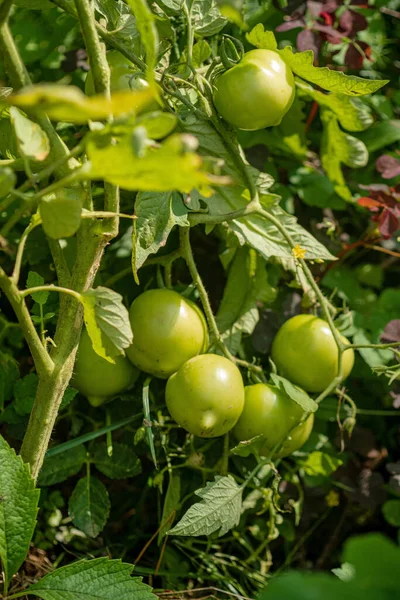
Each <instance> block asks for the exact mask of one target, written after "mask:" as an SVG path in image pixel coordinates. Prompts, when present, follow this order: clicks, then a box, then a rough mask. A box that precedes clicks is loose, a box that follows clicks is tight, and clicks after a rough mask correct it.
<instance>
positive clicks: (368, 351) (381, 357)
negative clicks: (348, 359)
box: [353, 329, 387, 368]
mask: <svg viewBox="0 0 400 600" xmlns="http://www.w3.org/2000/svg"><path fill="white" fill-rule="evenodd" d="M353 343H354V344H372V341H371V339H370V338H369V337H368V336H367V334H366V332H365V331H364V330H363V329H358V330H357V331H356V333H355V334H354V336H353ZM358 352H359V353H360V354H361V356H362V357H363V359H364V360H365V362H366V363H367V365H368V366H369V367H371V368H374V367H380V366H381V365H384V364H386V362H387V360H386V356H385V354H384V352H383V351H382V350H379V349H377V348H359V349H358Z"/></svg>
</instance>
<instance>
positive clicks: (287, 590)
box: [258, 571, 385, 600]
mask: <svg viewBox="0 0 400 600" xmlns="http://www.w3.org/2000/svg"><path fill="white" fill-rule="evenodd" d="M322 598H323V600H339V599H340V600H385V599H384V598H381V597H378V598H377V597H376V596H374V595H370V594H368V591H367V590H365V591H364V592H363V594H362V596H360V590H359V588H357V587H356V586H354V585H352V583H344V582H343V581H340V579H336V578H335V577H333V575H328V574H327V573H301V572H299V571H296V572H295V571H292V572H288V573H284V574H283V575H280V576H278V577H275V578H273V579H272V581H271V582H270V583H268V586H267V587H266V588H265V589H264V590H263V591H262V592H261V594H260V595H259V596H258V600H320V599H321V600H322Z"/></svg>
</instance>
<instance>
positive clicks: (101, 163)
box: [87, 131, 210, 193]
mask: <svg viewBox="0 0 400 600" xmlns="http://www.w3.org/2000/svg"><path fill="white" fill-rule="evenodd" d="M192 142H193V143H192ZM194 147H195V139H194V138H190V139H188V138H187V137H185V136H182V135H180V134H174V135H172V136H170V137H169V138H168V139H167V140H165V142H163V143H162V145H160V146H158V147H155V146H154V145H149V146H148V147H147V148H145V150H144V152H143V154H142V155H141V156H138V155H137V154H136V153H135V152H134V148H133V145H132V138H131V132H130V131H124V132H123V134H122V135H121V136H120V137H119V138H114V142H113V143H112V140H111V136H110V135H109V134H108V133H105V134H104V133H103V132H96V134H94V133H93V134H92V135H91V136H90V137H89V138H88V142H87V153H88V156H89V159H90V167H89V169H90V170H89V172H88V176H89V177H91V178H92V179H104V180H105V181H108V182H109V183H112V184H114V185H120V186H121V187H123V188H125V189H127V190H135V191H136V190H139V191H152V192H165V191H168V190H178V191H181V192H186V193H189V192H190V190H191V189H192V188H200V189H203V190H204V191H205V192H207V193H208V192H209V187H208V184H209V183H210V177H209V175H208V174H207V173H206V172H204V170H203V161H202V159H201V158H200V156H198V154H196V153H195V152H194V151H193V148H194Z"/></svg>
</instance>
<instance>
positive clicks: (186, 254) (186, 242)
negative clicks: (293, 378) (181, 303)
mask: <svg viewBox="0 0 400 600" xmlns="http://www.w3.org/2000/svg"><path fill="white" fill-rule="evenodd" d="M179 233H180V240H181V253H182V257H183V258H184V259H185V261H186V264H187V266H188V269H189V272H190V275H191V277H192V280H193V283H194V285H195V286H196V288H197V291H198V292H199V296H200V300H201V303H202V305H203V310H204V313H205V315H206V319H207V323H208V326H209V328H210V331H211V333H212V336H213V338H214V339H215V342H216V344H217V346H218V347H219V349H220V350H221V352H222V353H223V354H224V356H225V357H226V358H228V359H229V360H231V361H232V362H234V363H235V364H236V365H239V366H241V367H244V368H246V369H249V370H250V371H254V372H256V373H258V374H259V375H261V376H262V375H263V370H262V368H261V367H258V366H257V365H253V364H251V363H249V362H247V361H245V360H241V359H239V358H236V357H235V356H233V354H232V353H231V352H230V351H229V350H228V348H227V347H226V346H225V344H224V342H223V340H222V338H221V334H220V332H219V329H218V325H217V322H216V320H215V317H214V314H213V311H212V308H211V304H210V300H209V298H208V294H207V290H206V288H205V287H204V283H203V281H202V279H201V277H200V273H199V272H198V270H197V267H196V263H195V260H194V257H193V252H192V248H191V245H190V228H189V227H180V228H179Z"/></svg>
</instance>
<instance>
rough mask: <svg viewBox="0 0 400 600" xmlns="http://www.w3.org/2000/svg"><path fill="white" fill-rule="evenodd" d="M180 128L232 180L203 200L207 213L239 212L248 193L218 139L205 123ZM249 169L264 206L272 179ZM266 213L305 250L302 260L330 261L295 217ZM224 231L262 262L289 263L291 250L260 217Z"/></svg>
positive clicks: (189, 121)
mask: <svg viewBox="0 0 400 600" xmlns="http://www.w3.org/2000/svg"><path fill="white" fill-rule="evenodd" d="M184 127H185V128H186V129H187V130H188V131H190V132H191V133H193V134H195V135H196V137H197V139H198V140H199V144H200V145H199V149H200V151H201V152H202V153H203V154H205V155H206V156H212V157H216V158H219V159H220V160H223V161H224V174H226V175H228V176H229V177H231V179H232V180H233V184H232V185H229V186H226V187H220V188H218V189H217V190H216V191H215V193H214V194H213V195H212V196H211V197H207V198H204V201H205V202H206V204H207V206H208V208H209V213H210V214H211V215H221V214H226V213H229V212H232V211H234V210H238V209H243V208H244V207H245V206H246V204H247V203H248V202H249V200H250V198H249V193H248V190H247V189H246V185H245V183H244V181H243V176H242V174H241V173H240V172H239V171H238V170H237V168H236V166H235V164H234V162H233V161H232V156H231V153H230V152H228V151H227V149H226V147H225V145H224V144H223V142H222V141H221V138H220V137H219V136H218V134H217V133H216V132H215V130H214V129H213V127H212V126H211V125H210V124H209V123H206V122H201V121H199V120H196V119H195V118H194V117H193V116H189V117H187V118H186V120H185V121H184ZM232 142H233V143H236V140H235V139H232ZM249 170H250V172H251V173H252V175H253V178H254V180H255V181H256V183H257V186H258V187H260V188H261V189H260V191H261V194H262V196H261V201H262V202H263V201H264V200H265V201H266V202H265V203H267V202H268V200H271V197H268V195H267V190H266V186H265V185H264V184H265V183H266V182H268V186H271V185H272V183H273V180H272V178H271V177H270V176H268V177H267V178H265V177H264V176H263V175H262V174H261V173H260V172H259V171H257V169H253V168H250V167H249ZM195 195H196V194H195V193H193V192H192V196H193V197H195ZM272 200H273V202H275V201H276V196H272ZM267 211H268V212H269V213H271V215H273V216H274V217H275V218H277V219H278V220H279V221H280V222H281V224H282V225H283V226H284V227H285V228H286V230H287V231H288V233H289V234H290V235H291V237H292V238H293V240H294V242H295V243H296V244H299V246H300V247H301V248H304V249H305V250H306V255H305V258H306V259H310V260H312V259H316V258H319V259H323V260H332V259H334V257H333V256H332V254H331V253H330V252H329V251H328V250H327V249H326V248H325V247H324V246H323V245H322V244H320V243H319V242H318V241H317V240H316V239H315V238H314V237H313V236H312V235H311V234H310V233H309V232H308V231H307V230H306V229H304V228H303V227H301V226H300V225H299V224H298V223H297V219H296V218H295V217H293V216H292V215H289V214H288V213H286V212H285V211H284V210H283V209H282V208H281V207H280V206H276V205H272V206H269V208H267ZM227 229H228V231H229V230H231V231H233V233H234V234H235V236H236V237H237V238H238V240H239V243H240V244H241V245H243V244H248V245H249V246H251V247H252V248H254V249H255V250H257V252H259V254H261V256H262V257H263V258H265V259H266V260H269V259H270V258H271V256H277V257H283V258H290V259H291V260H293V254H292V249H291V247H290V246H289V244H288V243H287V241H286V239H285V238H283V236H282V235H281V234H280V233H279V231H277V229H276V227H275V225H273V224H272V223H271V222H270V221H268V220H266V219H265V218H263V217H260V216H258V215H251V216H249V217H246V218H242V219H237V220H233V221H231V222H230V223H229V225H228V226H227Z"/></svg>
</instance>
